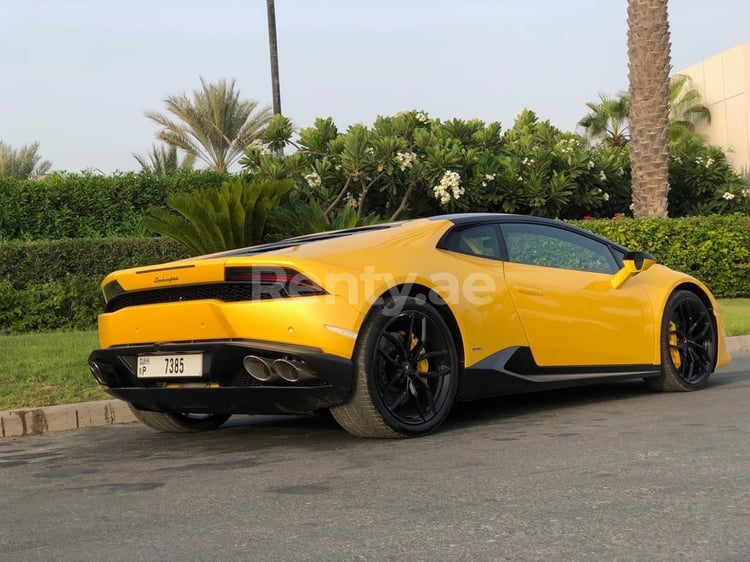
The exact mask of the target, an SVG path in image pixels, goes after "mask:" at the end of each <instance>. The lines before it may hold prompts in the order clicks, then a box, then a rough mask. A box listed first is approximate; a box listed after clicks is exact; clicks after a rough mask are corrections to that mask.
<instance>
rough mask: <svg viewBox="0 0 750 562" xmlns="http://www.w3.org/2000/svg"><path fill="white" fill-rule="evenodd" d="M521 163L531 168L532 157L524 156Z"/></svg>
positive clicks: (532, 163)
mask: <svg viewBox="0 0 750 562" xmlns="http://www.w3.org/2000/svg"><path fill="white" fill-rule="evenodd" d="M521 164H523V165H524V166H528V167H529V168H531V167H532V166H533V165H534V159H533V158H524V159H523V160H521Z"/></svg>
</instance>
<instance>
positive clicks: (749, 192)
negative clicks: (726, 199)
mask: <svg viewBox="0 0 750 562" xmlns="http://www.w3.org/2000/svg"><path fill="white" fill-rule="evenodd" d="M742 196H743V197H750V189H743V190H742Z"/></svg>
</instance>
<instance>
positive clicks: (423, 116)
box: [414, 111, 427, 123]
mask: <svg viewBox="0 0 750 562" xmlns="http://www.w3.org/2000/svg"><path fill="white" fill-rule="evenodd" d="M414 117H416V118H417V121H419V122H420V123H427V114H426V113H425V112H424V111H417V112H416V113H415V114H414Z"/></svg>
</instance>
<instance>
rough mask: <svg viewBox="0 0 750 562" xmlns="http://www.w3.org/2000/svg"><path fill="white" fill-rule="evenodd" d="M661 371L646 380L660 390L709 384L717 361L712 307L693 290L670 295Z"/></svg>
mask: <svg viewBox="0 0 750 562" xmlns="http://www.w3.org/2000/svg"><path fill="white" fill-rule="evenodd" d="M660 342H661V375H660V376H658V377H649V378H647V379H646V384H648V386H649V387H650V388H651V389H653V390H657V391H661V392H685V391H691V390H699V389H701V388H703V387H704V386H706V383H707V382H708V377H710V376H711V373H712V372H713V370H714V367H715V365H716V328H715V326H714V322H713V319H712V318H711V311H709V310H708V309H707V308H706V305H705V304H704V303H703V301H702V300H701V299H700V298H699V297H698V296H696V295H695V294H694V293H692V292H690V291H677V292H675V293H674V294H672V296H671V297H669V300H668V301H667V306H666V307H665V309H664V317H663V318H662V325H661V338H660Z"/></svg>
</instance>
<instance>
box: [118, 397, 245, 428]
mask: <svg viewBox="0 0 750 562" xmlns="http://www.w3.org/2000/svg"><path fill="white" fill-rule="evenodd" d="M129 406H130V410H131V411H132V412H133V415H134V416H135V417H136V419H138V421H139V422H141V423H142V424H143V425H146V426H148V427H150V428H151V429H155V430H157V431H163V432H165V433H196V432H199V431H210V430H212V429H217V428H219V427H221V426H222V425H223V424H224V422H226V421H227V420H228V419H229V418H230V417H231V415H230V414H169V413H167V412H148V411H146V410H138V409H136V408H135V407H134V406H133V405H132V404H129Z"/></svg>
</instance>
